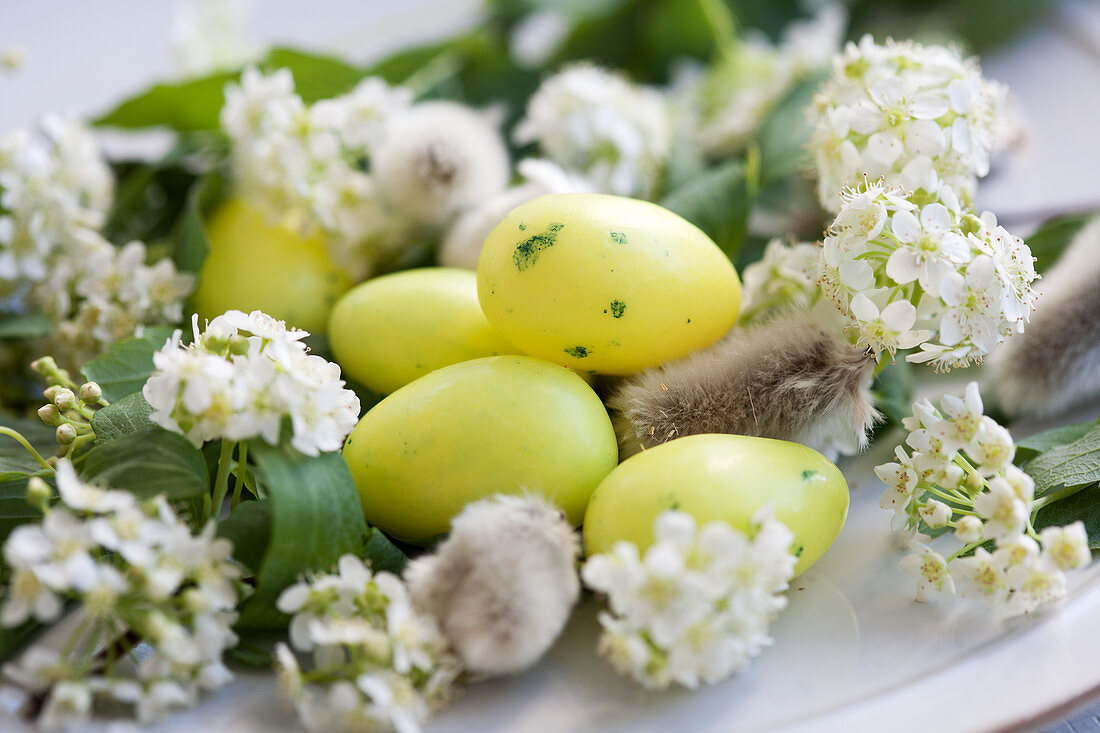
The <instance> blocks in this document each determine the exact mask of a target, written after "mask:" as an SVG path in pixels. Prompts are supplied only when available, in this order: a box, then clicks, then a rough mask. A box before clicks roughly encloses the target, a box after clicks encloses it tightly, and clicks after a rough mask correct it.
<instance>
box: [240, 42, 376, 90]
mask: <svg viewBox="0 0 1100 733" xmlns="http://www.w3.org/2000/svg"><path fill="white" fill-rule="evenodd" d="M260 66H261V67H262V68H263V69H264V70H265V71H269V72H270V71H275V70H276V69H290V73H291V74H293V75H294V90H295V91H297V92H298V95H299V96H300V97H301V98H302V100H303V101H304V102H305V103H306V104H312V103H313V102H316V101H317V100H318V99H329V98H330V97H337V96H339V95H341V94H344V93H346V92H349V91H351V89H352V88H353V87H354V86H355V85H356V84H357V83H358V82H359V80H360V79H361V78H363V72H362V71H360V70H359V69H357V68H355V67H354V66H351V65H349V64H347V63H346V62H344V61H342V60H341V59H339V58H337V57H335V56H329V55H326V54H315V53H309V52H306V51H300V50H297V49H293V48H273V49H271V51H270V52H268V54H267V57H266V58H265V59H264V60H263V61H262V62H260Z"/></svg>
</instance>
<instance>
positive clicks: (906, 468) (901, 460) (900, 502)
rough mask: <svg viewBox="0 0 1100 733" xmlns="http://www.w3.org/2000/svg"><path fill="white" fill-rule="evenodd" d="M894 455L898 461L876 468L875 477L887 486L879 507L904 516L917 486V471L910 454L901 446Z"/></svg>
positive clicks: (895, 450)
mask: <svg viewBox="0 0 1100 733" xmlns="http://www.w3.org/2000/svg"><path fill="white" fill-rule="evenodd" d="M894 455H895V456H897V459H898V460H897V461H895V462H891V463H883V464H882V465H880V466H876V467H875V475H876V476H878V477H879V479H881V480H882V482H883V483H885V484H886V490H885V491H883V492H882V498H880V499H879V502H878V505H879V506H880V507H882V508H883V509H893V510H894V513H895V514H904V513H905V509H906V507H908V506H909V501H910V500H911V499H912V498H913V489H915V488H916V486H917V471H916V470H915V469H914V468H913V462H912V459H911V458H910V457H909V454H908V453H906V452H905V449H904V448H902V447H901V446H900V445H899V446H898V447H897V448H895V449H894Z"/></svg>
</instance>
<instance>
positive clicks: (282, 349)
mask: <svg viewBox="0 0 1100 733" xmlns="http://www.w3.org/2000/svg"><path fill="white" fill-rule="evenodd" d="M193 330H194V341H193V342H192V343H191V344H190V345H188V346H184V345H183V344H182V342H181V339H180V332H179V331H177V332H176V333H175V334H173V335H172V337H171V338H170V339H169V340H168V342H167V343H166V344H165V345H164V348H162V349H161V350H160V351H158V352H157V353H156V354H154V355H153V365H154V368H155V369H154V372H153V374H152V376H150V377H149V379H148V381H146V383H145V386H144V387H143V388H142V394H143V395H144V396H145V399H146V400H147V401H148V402H149V404H150V405H151V406H152V408H153V413H152V414H151V415H150V416H149V419H150V420H152V421H153V422H154V423H156V424H157V425H160V426H161V427H163V428H165V429H167V430H172V431H174V432H177V433H181V434H182V435H184V436H185V437H187V439H188V440H190V441H191V442H192V443H194V444H195V445H196V446H201V445H202V444H203V443H204V442H206V441H210V440H218V439H226V440H246V439H248V438H255V437H260V438H263V440H265V441H266V442H268V443H270V444H272V445H274V444H276V443H278V442H279V434H280V432H281V430H282V427H283V424H284V421H287V422H289V425H290V429H291V433H292V437H291V445H292V446H293V447H294V448H295V449H297V450H299V451H301V452H302V453H305V454H306V455H311V456H313V455H317V454H318V453H322V452H328V451H335V450H340V448H341V446H342V445H343V443H344V438H346V437H347V435H348V433H349V432H351V429H352V428H353V427H355V423H356V422H357V421H358V419H359V398H358V397H356V396H355V393H354V392H352V391H351V390H349V389H345V388H344V382H343V380H341V379H340V367H339V366H337V365H336V364H333V363H332V362H329V361H326V360H325V359H323V358H321V357H319V356H315V355H312V354H310V353H309V350H308V348H307V347H306V346H305V344H303V343H302V339H304V338H305V337H306V336H308V335H309V334H308V333H307V332H306V331H301V330H298V329H292V328H287V326H286V324H285V323H284V322H283V321H276V320H275V319H273V318H271V317H270V316H268V315H267V314H265V313H262V312H260V311H253V312H252V313H247V314H246V313H243V312H241V311H232V310H231V311H227V312H226V313H224V314H222V315H220V316H218V317H217V318H215V319H214V320H212V321H210V322H209V323H208V324H207V326H206V330H205V331H200V330H199V325H198V316H195V319H194V322H193Z"/></svg>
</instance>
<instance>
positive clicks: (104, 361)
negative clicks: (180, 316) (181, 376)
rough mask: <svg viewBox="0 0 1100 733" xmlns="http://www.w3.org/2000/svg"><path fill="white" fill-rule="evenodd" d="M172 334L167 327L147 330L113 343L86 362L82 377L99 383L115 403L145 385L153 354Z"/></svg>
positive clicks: (105, 394) (109, 398) (149, 372)
mask: <svg viewBox="0 0 1100 733" xmlns="http://www.w3.org/2000/svg"><path fill="white" fill-rule="evenodd" d="M171 335H172V329H171V328H169V327H168V326H153V327H151V328H147V329H145V335H143V336H140V337H136V338H131V339H126V340H124V341H118V342H116V343H114V344H112V345H111V347H110V348H109V349H107V351H105V352H104V353H102V354H100V355H99V356H97V357H96V358H95V359H93V360H92V361H90V362H88V363H87V364H86V365H85V366H84V368H83V369H82V370H81V374H83V375H84V378H85V379H87V380H88V381H89V382H96V383H98V384H99V386H100V387H101V388H102V389H103V396H104V397H106V398H107V400H108V401H110V402H117V401H118V400H121V399H122V398H123V397H125V396H126V395H128V394H132V393H134V392H137V391H138V390H140V389H141V388H142V386H144V385H145V380H146V379H148V378H149V375H150V374H152V373H153V354H154V353H156V352H157V351H159V350H160V349H161V348H162V347H163V346H164V342H165V341H167V340H168V337H169V336H171Z"/></svg>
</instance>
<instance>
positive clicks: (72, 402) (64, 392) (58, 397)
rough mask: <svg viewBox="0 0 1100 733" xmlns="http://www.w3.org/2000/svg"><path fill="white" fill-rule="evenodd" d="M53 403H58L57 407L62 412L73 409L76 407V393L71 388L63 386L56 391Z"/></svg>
mask: <svg viewBox="0 0 1100 733" xmlns="http://www.w3.org/2000/svg"><path fill="white" fill-rule="evenodd" d="M53 403H54V404H55V405H57V409H59V410H61V411H62V412H64V411H65V410H72V409H74V408H75V407H76V395H75V394H73V391H72V390H71V389H67V388H65V387H62V388H61V389H59V390H57V392H55V393H54V397H53Z"/></svg>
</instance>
